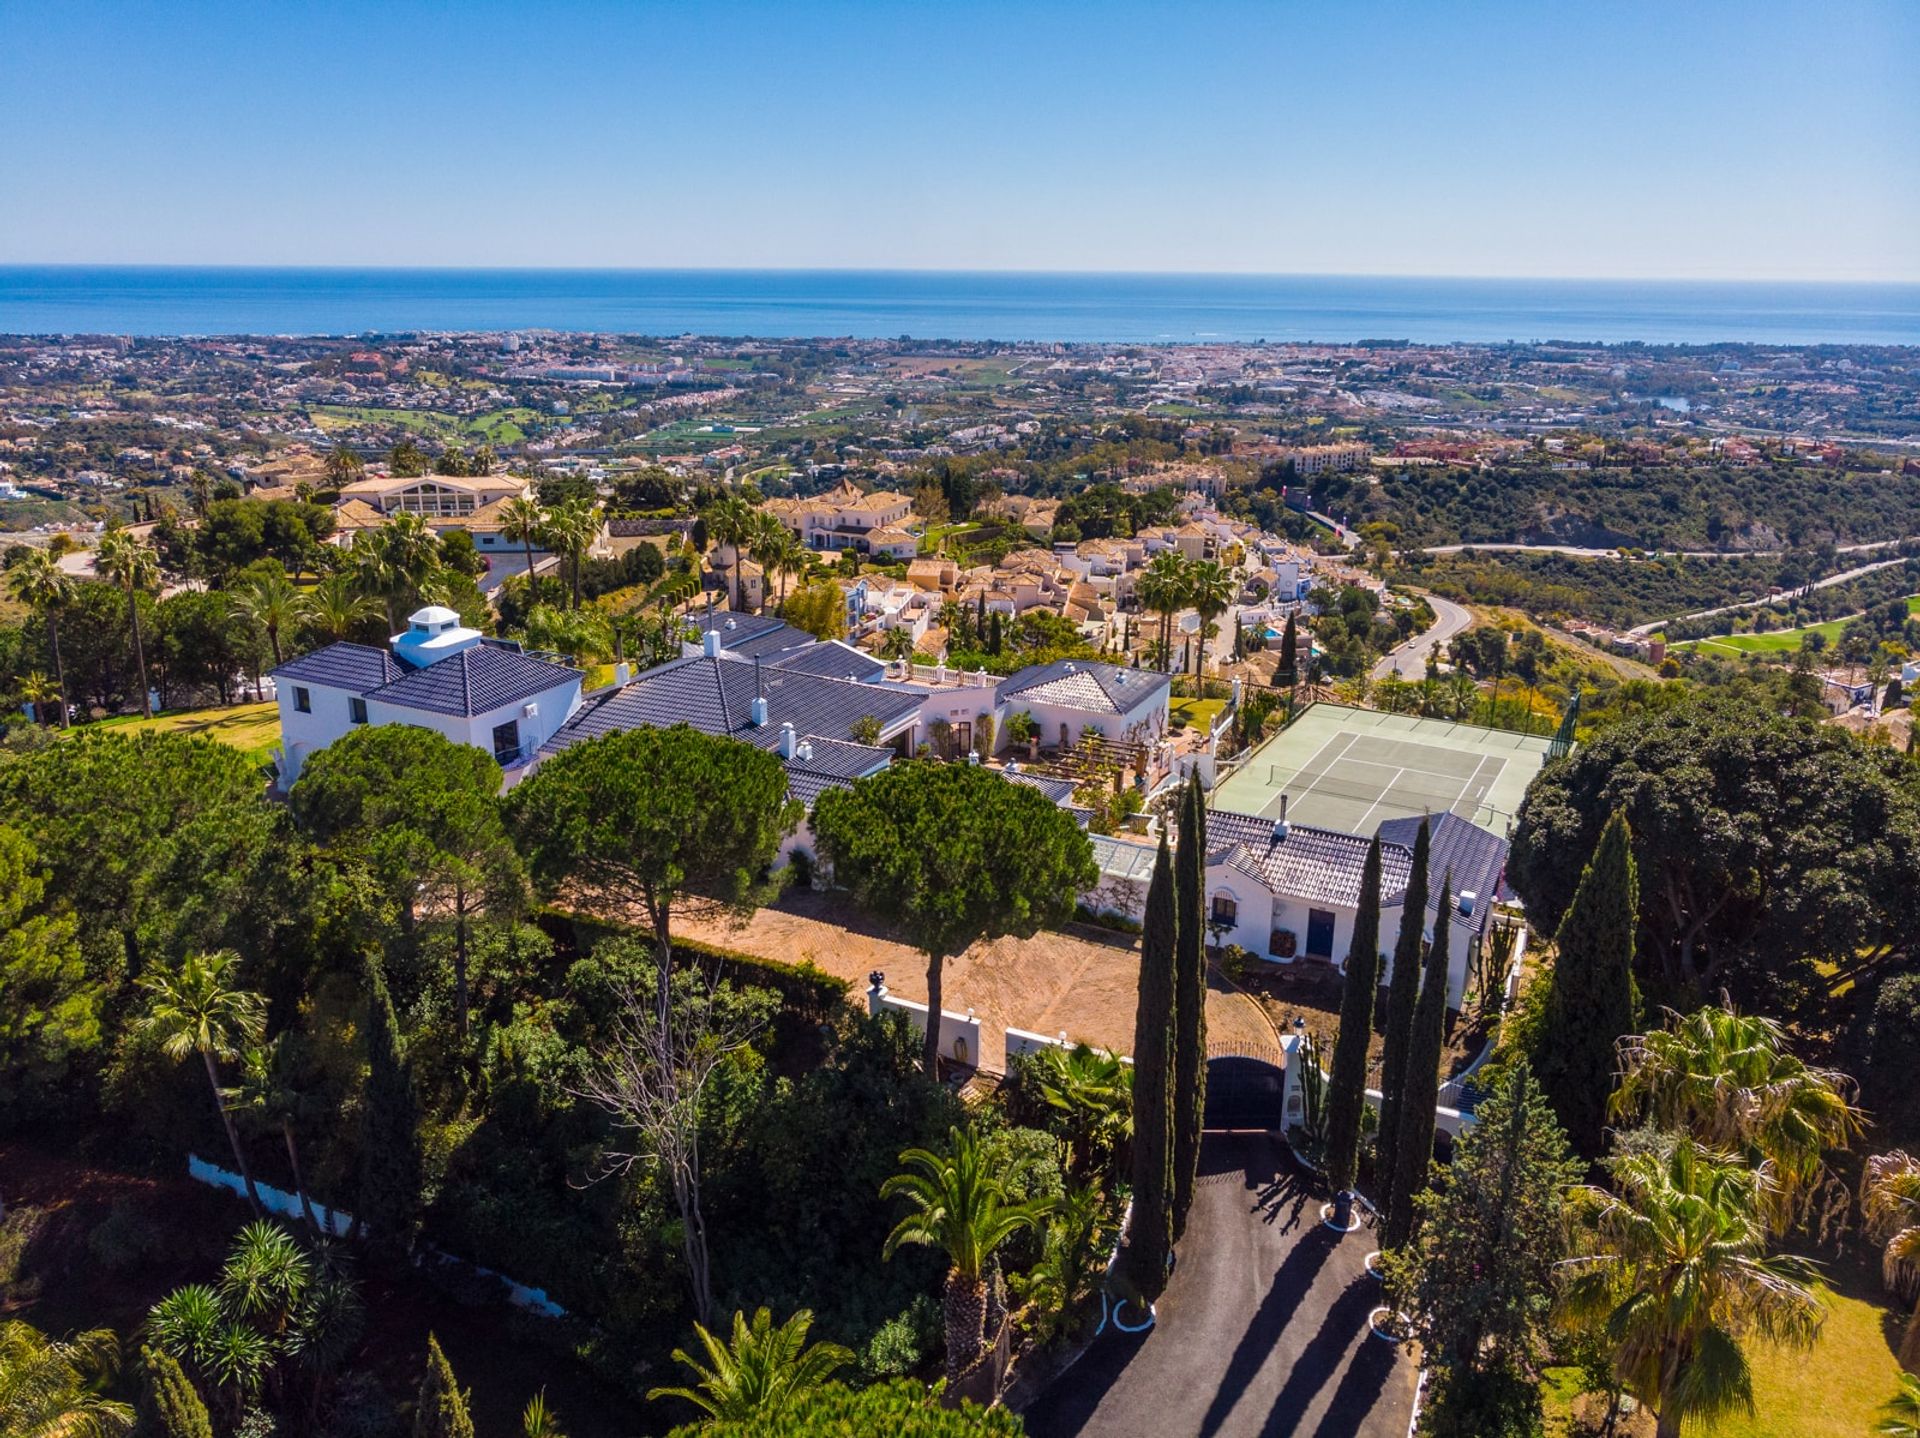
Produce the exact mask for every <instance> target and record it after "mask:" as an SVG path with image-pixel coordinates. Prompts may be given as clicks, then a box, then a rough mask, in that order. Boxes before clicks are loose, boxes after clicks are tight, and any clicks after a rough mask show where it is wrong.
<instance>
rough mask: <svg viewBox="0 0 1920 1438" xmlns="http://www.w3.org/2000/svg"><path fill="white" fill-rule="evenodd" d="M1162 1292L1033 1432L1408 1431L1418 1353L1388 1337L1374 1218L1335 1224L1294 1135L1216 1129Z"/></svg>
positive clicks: (1318, 1436)
mask: <svg viewBox="0 0 1920 1438" xmlns="http://www.w3.org/2000/svg"><path fill="white" fill-rule="evenodd" d="M1200 1173H1201V1178H1200V1184H1199V1187H1198V1188H1197V1190H1196V1192H1195V1196H1194V1204H1193V1211H1192V1213H1191V1214H1190V1215H1189V1216H1188V1223H1187V1235H1186V1237H1185V1238H1184V1239H1183V1240H1182V1241H1181V1244H1180V1263H1179V1266H1178V1267H1177V1268H1176V1269H1175V1270H1174V1274H1173V1279H1172V1281H1171V1283H1169V1285H1168V1287H1167V1291H1166V1293H1165V1294H1164V1295H1162V1297H1161V1299H1160V1303H1159V1307H1158V1315H1159V1319H1158V1322H1157V1323H1156V1324H1155V1326H1154V1327H1153V1329H1152V1330H1151V1331H1150V1332H1148V1333H1146V1334H1144V1335H1141V1336H1138V1337H1127V1336H1125V1335H1121V1334H1118V1333H1116V1332H1114V1331H1113V1330H1111V1329H1109V1330H1108V1332H1106V1333H1105V1334H1103V1335H1101V1337H1100V1338H1099V1339H1097V1340H1096V1341H1095V1343H1094V1346H1093V1348H1092V1349H1091V1350H1090V1351H1089V1352H1088V1353H1087V1354H1086V1356H1085V1357H1083V1358H1082V1359H1081V1360H1080V1361H1079V1362H1078V1363H1076V1364H1075V1365H1074V1366H1073V1367H1072V1368H1070V1369H1068V1370H1067V1371H1066V1373H1064V1374H1063V1375H1061V1377H1060V1378H1059V1379H1058V1380H1057V1381H1056V1382H1055V1383H1054V1384H1053V1386H1052V1387H1051V1388H1049V1389H1048V1390H1047V1391H1046V1392H1045V1393H1043V1394H1042V1395H1041V1396H1040V1398H1039V1400H1038V1401H1037V1402H1036V1403H1034V1404H1033V1406H1032V1407H1030V1408H1029V1409H1028V1410H1027V1414H1026V1419H1027V1431H1028V1432H1029V1433H1030V1434H1032V1435H1033V1438H1286V1435H1291V1434H1299V1435H1302V1438H1405V1434H1406V1431H1407V1424H1408V1422H1409V1420H1410V1419H1411V1417H1412V1414H1413V1391H1414V1384H1415V1380H1416V1375H1415V1372H1414V1366H1413V1363H1412V1361H1411V1360H1410V1359H1408V1358H1407V1357H1405V1356H1404V1354H1403V1353H1402V1352H1401V1350H1399V1349H1397V1348H1394V1347H1392V1346H1391V1345H1389V1344H1387V1343H1383V1342H1382V1341H1381V1340H1379V1339H1377V1338H1375V1337H1373V1335H1372V1334H1371V1333H1370V1332H1369V1331H1368V1328H1367V1314H1368V1313H1369V1312H1370V1311H1371V1310H1372V1309H1373V1308H1374V1307H1375V1306H1376V1305H1377V1304H1378V1303H1379V1302H1380V1287H1379V1285H1378V1283H1376V1282H1375V1280H1373V1279H1372V1278H1369V1277H1368V1276H1367V1274H1366V1271H1365V1269H1364V1267H1363V1266H1362V1263H1363V1260H1364V1259H1365V1257H1366V1254H1367V1251H1368V1250H1369V1249H1371V1248H1372V1247H1374V1244H1373V1243H1372V1241H1371V1238H1370V1236H1369V1234H1368V1233H1367V1231H1366V1230H1364V1229H1363V1230H1361V1231H1360V1232H1358V1233H1352V1234H1348V1235H1347V1236H1346V1237H1345V1238H1340V1237H1338V1236H1336V1235H1335V1234H1334V1233H1332V1232H1331V1231H1330V1230H1328V1229H1327V1228H1326V1227H1324V1226H1323V1225H1322V1224H1321V1222H1320V1202H1321V1200H1320V1198H1319V1196H1318V1194H1317V1193H1310V1192H1308V1191H1307V1190H1305V1189H1303V1188H1302V1187H1301V1186H1300V1185H1299V1182H1298V1180H1297V1178H1296V1176H1295V1173H1294V1170H1293V1168H1292V1166H1291V1163H1290V1161H1289V1158H1288V1155H1287V1153H1286V1150H1285V1147H1284V1146H1283V1145H1282V1144H1281V1143H1280V1141H1279V1140H1278V1139H1277V1138H1275V1137H1273V1136H1271V1135H1267V1134H1255V1133H1233V1134H1227V1133H1210V1134H1208V1135H1207V1137H1206V1141H1205V1146H1204V1147H1203V1148H1202V1150H1201V1157H1200Z"/></svg>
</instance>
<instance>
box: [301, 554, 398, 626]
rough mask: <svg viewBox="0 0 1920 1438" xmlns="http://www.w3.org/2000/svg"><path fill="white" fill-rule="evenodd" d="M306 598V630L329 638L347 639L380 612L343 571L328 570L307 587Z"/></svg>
mask: <svg viewBox="0 0 1920 1438" xmlns="http://www.w3.org/2000/svg"><path fill="white" fill-rule="evenodd" d="M306 600H307V605H306V615H305V619H306V627H307V630H308V632H310V633H311V634H313V635H315V636H316V637H318V638H321V639H326V640H329V641H333V642H338V641H339V640H342V639H351V638H352V637H353V636H354V635H355V634H358V633H360V632H361V631H362V629H363V628H364V626H365V625H366V623H367V621H368V620H370V619H373V618H375V617H377V616H378V615H379V613H380V605H379V604H378V602H377V601H375V600H374V599H373V598H371V597H370V596H369V595H366V594H363V593H361V592H360V591H359V590H358V589H356V588H355V587H354V575H353V574H351V573H348V572H346V571H342V572H341V573H338V574H329V575H328V576H327V577H326V578H325V579H323V580H321V581H320V582H319V583H318V584H316V585H314V586H313V588H312V589H309V590H308V591H307V594H306Z"/></svg>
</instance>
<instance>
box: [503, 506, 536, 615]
mask: <svg viewBox="0 0 1920 1438" xmlns="http://www.w3.org/2000/svg"><path fill="white" fill-rule="evenodd" d="M546 530H547V512H546V511H545V510H544V509H542V508H541V507H540V501H539V500H537V499H535V498H534V497H533V496H532V495H530V494H517V495H515V496H514V497H513V498H512V499H510V500H508V501H507V502H506V503H505V504H503V505H501V506H500V533H501V534H502V535H504V536H505V537H506V538H507V539H509V540H518V541H519V542H520V544H521V547H522V548H524V549H525V550H526V554H527V592H528V593H529V594H531V593H532V592H533V544H534V541H535V540H541V542H542V543H544V542H545V541H544V539H543V538H542V536H544V535H545V534H546Z"/></svg>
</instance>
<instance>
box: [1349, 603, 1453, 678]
mask: <svg viewBox="0 0 1920 1438" xmlns="http://www.w3.org/2000/svg"><path fill="white" fill-rule="evenodd" d="M1426 601H1427V603H1429V604H1431V605H1432V606H1433V613H1434V621H1433V627H1432V628H1431V629H1428V630H1425V631H1424V632H1422V633H1419V634H1416V635H1414V636H1413V638H1411V639H1409V640H1407V642H1406V643H1404V644H1402V645H1401V646H1400V647H1399V648H1398V649H1396V650H1394V651H1393V653H1391V654H1389V655H1387V657H1386V658H1384V659H1382V660H1381V661H1380V662H1379V663H1378V664H1376V665H1374V666H1373V677H1374V678H1375V679H1385V678H1386V677H1387V676H1388V675H1389V674H1398V675H1399V676H1400V677H1401V678H1402V679H1413V680H1420V679H1425V678H1426V677H1427V656H1428V655H1429V654H1431V653H1432V652H1433V651H1434V650H1435V649H1436V648H1438V647H1439V646H1440V645H1442V644H1445V643H1446V642H1447V641H1448V640H1449V639H1451V638H1453V636H1454V635H1456V634H1459V633H1460V632H1462V631H1463V630H1465V629H1466V628H1467V626H1468V625H1470V624H1472V623H1473V616H1472V615H1471V614H1469V613H1468V612H1467V611H1466V609H1464V608H1463V607H1462V606H1460V605H1458V604H1455V603H1454V602H1453V601H1452V600H1451V599H1442V598H1441V597H1440V596H1439V595H1437V594H1429V595H1427V596H1426Z"/></svg>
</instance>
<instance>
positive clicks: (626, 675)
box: [613, 659, 633, 684]
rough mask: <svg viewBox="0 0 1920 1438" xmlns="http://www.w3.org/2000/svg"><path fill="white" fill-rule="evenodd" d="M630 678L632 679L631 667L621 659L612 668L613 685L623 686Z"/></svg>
mask: <svg viewBox="0 0 1920 1438" xmlns="http://www.w3.org/2000/svg"><path fill="white" fill-rule="evenodd" d="M631 678H633V666H632V665H631V664H629V663H627V661H626V660H624V659H623V660H621V661H620V662H619V663H618V664H616V665H614V666H613V682H614V683H615V684H625V683H626V682H627V681H628V680H629V679H631Z"/></svg>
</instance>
